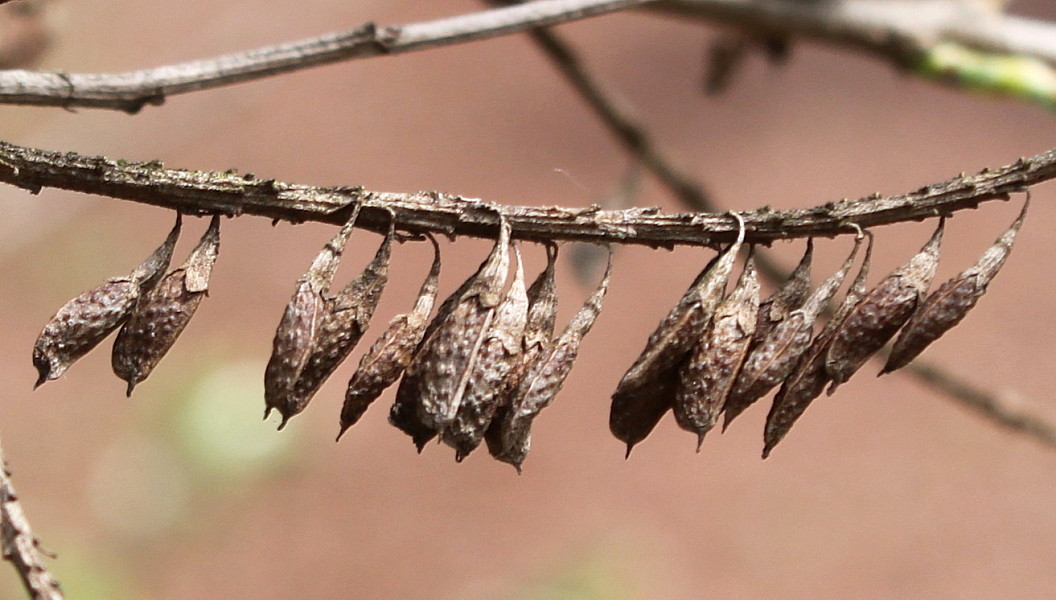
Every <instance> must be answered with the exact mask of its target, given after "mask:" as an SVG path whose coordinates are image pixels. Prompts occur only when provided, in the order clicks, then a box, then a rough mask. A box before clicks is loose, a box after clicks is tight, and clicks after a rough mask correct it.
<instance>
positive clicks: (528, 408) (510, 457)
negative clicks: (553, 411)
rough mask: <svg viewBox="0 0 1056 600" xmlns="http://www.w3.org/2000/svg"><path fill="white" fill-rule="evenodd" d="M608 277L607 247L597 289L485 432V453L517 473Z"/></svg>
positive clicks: (597, 309) (602, 295) (593, 317)
mask: <svg viewBox="0 0 1056 600" xmlns="http://www.w3.org/2000/svg"><path fill="white" fill-rule="evenodd" d="M548 268H549V267H548ZM611 277H612V248H609V259H608V263H607V265H606V267H605V275H604V276H603V277H602V279H601V282H600V283H598V287H597V289H596V290H594V293H593V294H591V296H590V297H589V298H587V301H586V302H585V303H584V304H583V307H582V308H580V309H579V312H577V313H576V316H575V317H573V318H572V320H571V321H570V322H569V324H568V326H567V327H565V330H564V331H563V332H562V333H561V336H560V337H558V338H557V339H556V340H555V341H554V342H553V344H551V345H550V347H549V349H548V350H547V351H545V352H544V353H543V355H542V358H541V359H540V360H538V361H535V362H534V363H533V366H531V367H529V368H528V370H527V371H526V372H525V373H524V376H523V377H522V379H521V380H520V381H519V382H518V385H517V389H516V390H515V392H514V395H513V397H512V398H511V400H510V406H509V409H508V411H507V412H506V414H505V415H504V416H503V419H502V420H501V421H499V420H496V421H493V422H492V428H491V429H489V431H488V435H489V437H488V450H489V451H490V452H491V454H492V456H494V457H495V458H497V459H498V460H501V461H503V462H506V463H509V464H511V465H513V466H514V467H515V468H516V469H517V472H518V473H520V472H521V463H523V462H524V459H525V458H526V457H527V455H528V451H529V450H530V449H531V441H532V438H531V427H532V421H534V420H535V417H536V416H538V415H539V412H540V411H541V410H543V409H544V408H546V407H547V406H549V405H550V403H551V402H553V401H554V397H555V396H557V393H558V392H559V391H561V386H562V385H564V383H565V379H566V378H567V377H568V374H569V372H570V371H571V370H572V364H573V363H574V362H575V360H576V357H577V356H578V354H579V345H580V344H581V343H582V342H583V338H584V337H586V335H587V334H588V333H590V329H591V327H593V326H594V321H595V320H596V319H597V318H598V315H599V314H601V305H602V301H603V300H604V299H605V294H606V293H608V289H609V279H610V278H611Z"/></svg>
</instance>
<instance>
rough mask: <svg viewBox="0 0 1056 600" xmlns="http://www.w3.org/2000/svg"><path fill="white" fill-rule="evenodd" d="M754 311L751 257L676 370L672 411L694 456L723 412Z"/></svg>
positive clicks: (755, 294) (744, 351)
mask: <svg viewBox="0 0 1056 600" xmlns="http://www.w3.org/2000/svg"><path fill="white" fill-rule="evenodd" d="M758 312H759V279H758V277H757V276H756V273H755V261H754V259H753V258H752V256H751V255H749V257H748V260H747V261H746V263H745V265H744V271H743V272H742V273H741V276H740V278H739V279H738V281H737V286H736V287H735V288H734V290H733V292H732V293H731V294H730V295H729V296H728V297H727V298H726V299H725V300H723V301H722V304H720V305H719V307H718V309H717V310H716V311H715V316H714V318H713V319H712V321H711V326H710V327H708V329H707V332H706V333H705V334H704V336H703V337H702V338H701V340H700V341H699V342H698V343H697V345H696V347H695V348H694V349H693V351H692V353H691V354H690V358H689V360H687V361H686V363H685V364H684V365H682V368H681V369H680V370H679V378H678V387H677V389H676V391H675V402H674V407H673V408H674V413H675V421H676V422H677V423H678V425H679V427H681V428H682V429H685V430H687V431H691V432H693V433H696V434H697V452H700V447H701V445H702V444H703V443H704V436H705V435H706V434H707V433H708V432H709V431H711V428H712V427H714V426H715V423H716V422H717V421H718V419H719V414H721V413H722V409H723V406H725V404H726V398H727V397H728V396H729V393H730V390H731V389H732V387H733V383H734V381H736V379H737V374H738V372H740V369H741V364H742V363H743V362H744V357H745V355H746V354H747V352H748V345H749V343H750V342H751V341H752V334H753V333H755V322H756V317H757V315H758Z"/></svg>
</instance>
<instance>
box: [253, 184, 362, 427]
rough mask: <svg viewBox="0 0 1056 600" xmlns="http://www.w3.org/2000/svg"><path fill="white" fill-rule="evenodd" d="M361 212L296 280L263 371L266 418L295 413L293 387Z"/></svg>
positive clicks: (355, 210)
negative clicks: (277, 412)
mask: <svg viewBox="0 0 1056 600" xmlns="http://www.w3.org/2000/svg"><path fill="white" fill-rule="evenodd" d="M359 209H360V205H359V204H357V205H356V206H355V207H354V208H353V209H352V216H351V217H350V218H349V220H348V223H346V224H345V225H344V227H342V228H341V231H339V232H338V233H337V235H335V236H334V238H333V239H332V240H330V242H329V243H327V245H326V246H324V247H323V249H322V250H321V251H320V252H319V254H318V255H317V256H316V257H315V260H313V261H312V265H311V266H310V267H309V268H308V271H307V272H306V273H305V274H304V275H302V276H301V278H300V279H299V280H298V281H297V289H295V290H294V292H293V297H292V298H290V302H289V304H287V305H286V310H285V311H284V312H283V314H282V319H281V320H280V321H279V326H278V328H277V329H276V331H275V339H274V341H273V342H272V351H271V358H270V359H269V360H268V367H267V369H266V370H265V371H264V402H265V405H266V408H265V409H264V418H265V419H267V418H268V415H269V414H270V413H271V411H272V409H277V410H278V411H279V413H280V414H282V415H283V423H285V422H286V419H287V418H289V416H288V415H292V414H293V412H292V411H293V410H294V408H295V406H293V405H292V402H291V401H292V400H293V398H292V396H293V392H294V385H295V384H296V382H297V380H298V379H299V378H300V376H301V371H303V370H304V368H305V365H307V363H308V358H309V356H310V355H311V353H312V351H313V350H314V349H315V341H316V336H317V333H318V329H319V325H320V322H321V321H322V320H323V317H324V315H325V313H326V299H325V294H326V292H327V291H328V290H329V289H330V283H331V282H332V281H333V279H334V273H335V272H336V271H337V266H338V264H339V263H340V262H341V253H342V252H344V250H345V245H346V244H347V243H348V238H349V236H351V235H352V229H353V226H354V225H355V222H356V218H357V217H358V216H359ZM279 428H280V429H281V428H282V425H280V426H279Z"/></svg>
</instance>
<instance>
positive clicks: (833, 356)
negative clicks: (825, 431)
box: [825, 219, 946, 395]
mask: <svg viewBox="0 0 1056 600" xmlns="http://www.w3.org/2000/svg"><path fill="white" fill-rule="evenodd" d="M945 222H946V220H945V219H940V220H939V226H938V227H937V228H936V229H935V233H934V234H932V236H931V239H930V240H928V243H926V244H925V245H924V247H923V248H921V250H920V252H919V253H917V255H916V256H914V257H913V258H912V259H910V261H909V262H908V263H906V264H905V265H903V266H901V267H899V268H898V269H896V270H895V271H894V272H892V273H891V274H890V275H888V276H887V277H885V278H884V280H883V281H881V282H880V283H879V284H878V285H877V286H876V287H875V288H873V289H872V290H871V291H870V292H869V293H868V294H866V296H865V297H864V298H862V300H861V301H860V302H859V303H858V305H857V306H855V307H854V309H853V310H851V312H850V314H848V315H847V318H846V319H844V320H843V322H842V323H841V324H840V327H839V328H838V329H837V330H836V332H835V333H834V334H833V337H832V343H831V344H830V345H829V349H828V355H827V356H826V358H825V369H826V370H827V371H828V372H829V377H831V378H832V384H831V385H830V386H829V390H828V393H829V394H830V395H831V394H832V393H833V392H834V391H835V390H836V388H837V387H839V386H840V384H842V383H843V382H845V381H847V380H848V379H850V378H851V375H853V374H854V373H855V372H856V371H857V370H858V369H859V368H861V366H862V365H863V364H865V361H867V360H869V357H870V356H872V355H873V354H875V353H876V352H877V351H878V350H880V348H882V347H883V345H884V344H886V343H887V341H888V340H890V339H891V338H892V337H893V336H894V335H895V333H896V332H898V330H899V329H900V328H901V327H902V325H904V324H905V323H906V321H907V320H909V317H910V315H912V314H913V311H914V310H916V308H917V305H918V304H919V303H920V301H921V300H922V299H923V298H924V294H926V293H927V291H928V286H930V285H931V280H932V278H933V277H935V268H936V267H937V266H938V264H939V249H940V246H941V244H942V231H943V226H944V224H945Z"/></svg>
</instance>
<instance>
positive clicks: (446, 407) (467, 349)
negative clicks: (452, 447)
mask: <svg viewBox="0 0 1056 600" xmlns="http://www.w3.org/2000/svg"><path fill="white" fill-rule="evenodd" d="M509 246H510V225H509V223H507V222H506V220H505V219H503V220H502V223H501V225H500V233H499V239H498V242H496V244H495V247H494V249H492V251H491V254H489V255H488V258H487V259H486V260H485V261H484V263H483V264H482V265H481V267H480V270H479V271H477V273H476V274H475V275H474V276H473V281H472V282H470V283H469V284H468V285H467V286H466V289H465V291H464V292H463V293H462V294H461V295H460V296H459V298H458V300H457V301H456V303H455V304H454V305H453V308H452V309H451V311H450V313H449V314H447V315H444V316H443V320H442V321H440V322H439V323H437V325H436V327H435V329H434V331H432V333H431V335H427V337H426V339H425V340H424V341H423V342H422V344H423V345H422V347H421V348H420V349H419V350H418V352H417V353H416V355H415V357H414V359H413V360H412V362H411V368H412V369H414V372H415V375H416V376H417V384H418V402H417V410H418V417H419V420H420V421H421V422H422V424H424V425H426V426H428V427H429V428H430V429H432V430H433V431H435V432H437V433H440V432H442V431H443V430H444V429H446V428H447V426H448V424H450V423H451V421H452V420H453V419H454V418H455V413H456V411H457V410H458V406H459V404H461V402H462V395H463V393H464V392H465V389H466V384H467V382H468V377H469V375H470V373H471V372H472V366H473V357H474V356H475V355H476V353H477V350H478V349H479V348H480V346H481V344H482V343H483V342H484V338H485V336H486V334H487V332H488V330H489V327H490V325H491V321H492V318H494V316H495V310H496V309H497V308H498V306H499V304H500V303H501V301H502V289H503V287H504V286H505V283H506V272H507V270H508V269H509ZM437 318H438V319H440V318H441V315H438V316H437Z"/></svg>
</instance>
